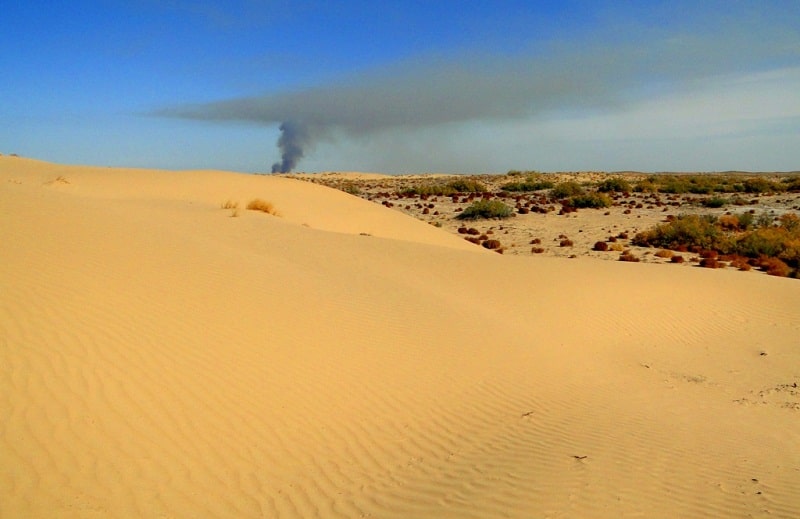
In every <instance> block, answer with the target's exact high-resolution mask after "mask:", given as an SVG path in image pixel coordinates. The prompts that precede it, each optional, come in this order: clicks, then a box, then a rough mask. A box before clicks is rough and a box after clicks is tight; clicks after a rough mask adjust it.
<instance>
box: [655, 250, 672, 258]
mask: <svg viewBox="0 0 800 519" xmlns="http://www.w3.org/2000/svg"><path fill="white" fill-rule="evenodd" d="M674 254H675V253H674V252H672V251H671V250H669V249H661V250H660V251H658V252H656V254H655V255H656V256H657V257H659V258H664V259H670V258H672V256H673V255H674Z"/></svg>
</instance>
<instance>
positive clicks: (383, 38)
mask: <svg viewBox="0 0 800 519" xmlns="http://www.w3.org/2000/svg"><path fill="white" fill-rule="evenodd" d="M3 18H4V23H3V28H2V31H0V68H1V69H2V71H3V72H2V74H0V121H2V125H0V152H2V153H18V154H20V155H25V156H29V157H35V158H41V159H44V160H52V161H56V162H64V163H86V164H98V165H113V166H116V165H119V166H141V167H159V168H170V169H173V168H174V169H188V168H215V169H228V170H238V171H252V172H263V171H270V169H271V168H272V165H273V164H274V163H278V165H279V166H280V165H283V166H287V165H290V166H294V167H296V169H297V170H301V171H327V170H360V171H384V172H389V173H406V172H408V173H416V172H465V173H476V172H505V171H507V170H509V169H537V170H544V171H569V170H607V171H614V170H627V169H636V170H643V171H694V170H703V171H721V170H729V169H744V170H751V171H759V170H761V171H771V170H799V169H800V2H798V1H797V0H785V1H784V0H774V1H769V0H765V1H760V2H757V1H737V0H727V1H714V0H709V1H682V0H677V1H616V2H610V1H602V0H600V1H542V2H536V1H527V2H522V1H513V0H509V1H504V2H499V1H492V2H489V1H471V2H463V1H460V2H451V1H439V2H432V1H406V2H374V1H372V2H367V1H342V2H314V1H289V0H261V1H257V0H238V1H234V0H228V1H216V2H212V1H206V0H199V1H193V2H192V1H188V0H164V1H157V0H127V1H123V0H93V1H87V0H76V1H73V2H38V1H36V0H28V1H21V0H11V1H10V2H7V3H6V4H5V5H4V8H3ZM282 123H284V125H283V128H284V130H285V131H284V132H283V133H282V132H281V129H280V128H281V124H282ZM282 135H283V139H282V140H281V143H282V144H283V148H282V149H279V148H278V147H277V146H276V144H277V143H278V139H279V138H281V136H282ZM282 153H283V155H282ZM279 169H280V168H279Z"/></svg>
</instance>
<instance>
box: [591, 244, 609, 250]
mask: <svg viewBox="0 0 800 519" xmlns="http://www.w3.org/2000/svg"><path fill="white" fill-rule="evenodd" d="M592 250H596V251H600V252H605V251H607V250H608V244H607V243H606V242H604V241H599V242H597V243H595V244H594V247H592Z"/></svg>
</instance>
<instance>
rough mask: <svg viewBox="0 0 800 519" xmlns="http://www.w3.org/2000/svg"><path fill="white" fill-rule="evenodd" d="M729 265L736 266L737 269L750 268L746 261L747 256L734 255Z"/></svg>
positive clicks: (745, 269)
mask: <svg viewBox="0 0 800 519" xmlns="http://www.w3.org/2000/svg"><path fill="white" fill-rule="evenodd" d="M730 261H731V267H734V268H737V269H739V270H744V271H747V270H750V268H751V267H750V263H748V262H747V258H743V257H741V256H736V257H734V258H732V259H731V260H730Z"/></svg>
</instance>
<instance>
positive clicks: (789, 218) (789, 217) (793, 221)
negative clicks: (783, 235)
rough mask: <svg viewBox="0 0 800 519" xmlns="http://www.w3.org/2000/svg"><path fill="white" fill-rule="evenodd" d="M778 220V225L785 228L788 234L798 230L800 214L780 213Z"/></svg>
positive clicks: (799, 228)
mask: <svg viewBox="0 0 800 519" xmlns="http://www.w3.org/2000/svg"><path fill="white" fill-rule="evenodd" d="M778 222H780V226H781V227H783V228H784V229H786V231H787V232H789V233H790V234H794V233H797V232H798V231H800V216H797V215H796V214H794V213H786V214H784V215H781V217H780V218H778Z"/></svg>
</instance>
